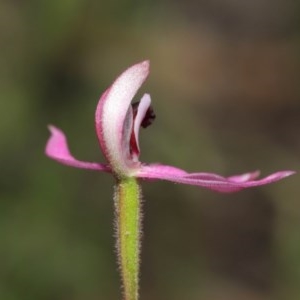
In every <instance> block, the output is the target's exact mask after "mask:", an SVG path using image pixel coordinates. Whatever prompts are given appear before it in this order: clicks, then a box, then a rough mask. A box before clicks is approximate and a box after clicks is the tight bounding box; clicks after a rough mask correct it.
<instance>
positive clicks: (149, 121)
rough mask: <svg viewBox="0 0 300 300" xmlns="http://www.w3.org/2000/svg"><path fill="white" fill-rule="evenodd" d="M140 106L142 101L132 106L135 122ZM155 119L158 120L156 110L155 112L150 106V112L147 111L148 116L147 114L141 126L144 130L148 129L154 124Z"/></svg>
mask: <svg viewBox="0 0 300 300" xmlns="http://www.w3.org/2000/svg"><path fill="white" fill-rule="evenodd" d="M139 104H140V101H138V102H134V103H132V104H131V106H132V112H133V120H134V119H135V117H136V114H137V110H138V106H139ZM155 118H156V115H155V113H154V110H153V108H152V106H151V105H150V106H149V108H148V110H147V111H146V114H145V116H144V119H143V121H142V123H141V126H142V127H143V128H147V127H148V126H149V125H151V124H152V123H153V121H154V120H155Z"/></svg>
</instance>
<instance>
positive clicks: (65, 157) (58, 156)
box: [45, 125, 110, 172]
mask: <svg viewBox="0 0 300 300" xmlns="http://www.w3.org/2000/svg"><path fill="white" fill-rule="evenodd" d="M48 128H49V130H50V132H51V136H50V138H49V140H48V142H47V145H46V150H45V153H46V155H47V156H49V157H50V158H52V159H54V160H56V161H58V162H60V163H61V164H63V165H67V166H71V167H76V168H81V169H90V170H98V171H104V172H110V168H109V167H108V166H107V165H104V164H98V163H93V162H84V161H80V160H77V159H76V158H74V157H73V156H72V154H71V153H70V150H69V147H68V143H67V139H66V136H65V135H64V133H63V132H62V131H61V130H60V129H58V128H56V127H54V126H51V125H50V126H49V127H48Z"/></svg>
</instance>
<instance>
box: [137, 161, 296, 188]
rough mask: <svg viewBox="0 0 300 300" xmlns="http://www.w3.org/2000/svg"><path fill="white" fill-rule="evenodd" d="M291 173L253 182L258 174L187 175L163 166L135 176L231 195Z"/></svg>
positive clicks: (143, 170)
mask: <svg viewBox="0 0 300 300" xmlns="http://www.w3.org/2000/svg"><path fill="white" fill-rule="evenodd" d="M294 173H295V172H293V171H280V172H276V173H273V174H271V175H269V176H267V177H264V178H262V179H259V180H254V179H255V178H257V176H258V175H259V172H258V171H256V172H252V173H245V174H242V175H235V176H231V177H222V176H220V175H217V174H213V173H187V172H185V171H184V170H181V169H177V168H173V167H170V166H163V165H149V166H143V167H142V169H141V170H140V171H139V172H138V174H137V176H138V177H139V178H143V179H161V180H167V181H172V182H175V183H182V184H188V185H195V186H201V187H205V188H208V189H211V190H214V191H217V192H222V193H232V192H237V191H239V190H242V189H245V188H249V187H254V186H260V185H265V184H269V183H272V182H275V181H278V180H281V179H282V178H285V177H287V176H290V175H292V174H294Z"/></svg>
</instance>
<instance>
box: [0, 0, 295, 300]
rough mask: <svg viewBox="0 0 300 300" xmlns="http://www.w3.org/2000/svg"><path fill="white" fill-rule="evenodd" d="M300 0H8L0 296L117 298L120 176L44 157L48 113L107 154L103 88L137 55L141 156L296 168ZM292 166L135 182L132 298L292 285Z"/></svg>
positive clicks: (78, 142) (88, 146)
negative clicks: (226, 188) (115, 197)
mask: <svg viewBox="0 0 300 300" xmlns="http://www.w3.org/2000/svg"><path fill="white" fill-rule="evenodd" d="M298 2H299V1H291V0H290V1H284V0H264V1H262V0H260V1H259V0H255V1H247V0H240V1H233V0H226V1H224V0H222V1H221V0H213V1H208V0H202V1H193V0H188V1H178V2H176V1H174V2H171V1H169V2H167V1H166V2H163V1H150V0H149V1H146V0H144V1H130V0H123V1H106V2H104V1H96V0H88V1H83V0H75V1H74V0H73V1H70V0H67V1H58V0H53V1H37V0H31V1H30V0H29V1H17V0H14V1H1V2H0V45H1V47H0V91H1V94H0V95H1V100H0V113H1V118H0V138H1V147H0V164H1V174H0V187H1V190H0V193H1V199H0V241H1V242H0V299H5V300H27V299H30V300H35V299H43V300H47V299H49V300H56V299H57V300H87V299H88V300H96V299H97V300H98V299H99V300H100V299H101V300H102V299H103V300H108V299H120V294H119V285H120V284H119V278H118V274H117V266H116V263H115V255H114V239H113V201H112V189H113V180H112V179H111V178H109V177H108V176H106V175H103V174H98V173H94V172H88V171H81V170H76V169H71V168H67V167H63V166H60V165H58V164H56V163H55V162H53V161H50V160H49V159H47V158H46V157H45V156H44V153H43V151H44V145H45V142H46V140H47V137H48V134H49V133H48V132H47V130H46V125H47V124H49V123H53V124H56V125H57V126H59V127H61V128H62V129H63V130H64V131H65V132H66V133H67V134H68V138H69V141H70V146H71V149H72V151H73V152H74V154H75V155H76V156H77V157H79V158H82V159H84V158H86V160H91V161H93V160H94V161H97V160H99V161H102V160H103V157H102V155H101V154H100V152H99V147H98V144H97V140H96V137H95V133H94V128H93V126H94V125H93V116H94V109H95V106H96V103H97V100H98V98H99V95H100V93H101V92H102V91H104V89H105V88H106V87H107V86H109V85H110V83H111V82H112V80H113V79H114V78H115V77H116V76H117V75H118V74H119V73H120V72H121V71H123V70H124V69H125V68H126V67H128V66H130V65H132V64H134V63H136V62H139V61H141V60H143V59H145V58H149V59H150V60H151V68H152V69H151V75H150V78H149V80H148V81H147V83H146V84H145V85H144V86H143V91H148V92H150V93H151V95H152V98H153V106H154V109H155V110H156V115H157V119H156V121H155V123H154V124H153V126H151V127H150V128H148V129H147V130H145V131H144V130H142V132H141V134H142V137H141V140H142V141H141V143H142V159H143V160H144V161H149V162H151V161H152V162H155V161H157V162H164V163H169V164H173V165H177V166H179V167H182V168H186V169H188V170H190V171H193V170H194V171H200V170H203V171H211V172H216V173H223V174H224V175H227V174H234V173H240V172H244V171H251V170H255V169H258V168H259V169H261V170H263V173H264V174H267V173H269V172H273V171H276V170H281V169H294V170H299V169H300V102H299V96H300V95H299V71H300V70H299V37H300V31H299V29H300V28H299V15H300V12H299V11H298V7H299V3H298ZM299 182H300V181H299V176H294V177H292V178H289V179H287V180H285V181H282V182H280V183H278V184H274V185H271V186H267V187H262V188H258V189H253V190H247V191H243V192H241V193H238V194H234V195H219V194H215V193H212V192H209V191H205V190H202V189H199V188H195V187H188V186H180V185H172V184H169V183H165V182H157V183H156V182H148V183H143V188H144V198H145V203H144V241H143V242H144V244H143V253H142V278H141V299H144V300H147V299H148V300H153V299H155V300H159V299H162V300H167V299H172V300H183V299H185V300H186V299H188V300H199V299H203V300H206V299H207V300H211V299H222V300H224V299H225V300H226V299H230V300H235V299H237V300H248V299H249V300H250V299H251V300H267V299H289V300H293V299H299V297H300V287H299V283H300V185H299Z"/></svg>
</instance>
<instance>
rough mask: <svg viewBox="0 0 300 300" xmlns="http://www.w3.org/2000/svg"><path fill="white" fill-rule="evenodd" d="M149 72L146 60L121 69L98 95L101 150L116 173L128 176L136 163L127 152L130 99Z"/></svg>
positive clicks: (136, 166)
mask: <svg viewBox="0 0 300 300" xmlns="http://www.w3.org/2000/svg"><path fill="white" fill-rule="evenodd" d="M148 74H149V61H144V62H141V63H139V64H136V65H134V66H132V67H130V68H129V69H127V70H126V71H125V72H123V73H122V74H121V75H120V76H119V77H118V78H117V79H116V80H115V82H114V83H113V84H112V85H111V87H110V88H108V89H107V90H106V92H105V93H104V94H103V95H102V96H101V98H100V100H99V102H98V105H97V109H96V115H95V126H96V132H97V136H98V139H99V142H100V146H101V149H102V151H103V154H104V155H105V157H106V159H107V160H108V162H109V164H110V166H111V167H112V170H113V172H114V173H115V174H117V175H118V176H132V175H134V174H135V173H136V172H137V170H138V169H139V167H140V162H139V161H138V160H137V159H133V157H132V156H131V153H130V136H131V132H132V127H133V126H134V125H133V116H132V108H131V101H132V98H133V97H134V95H135V94H136V92H137V91H138V89H139V88H140V86H141V85H142V84H143V82H144V81H145V80H146V78H147V76H148Z"/></svg>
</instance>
